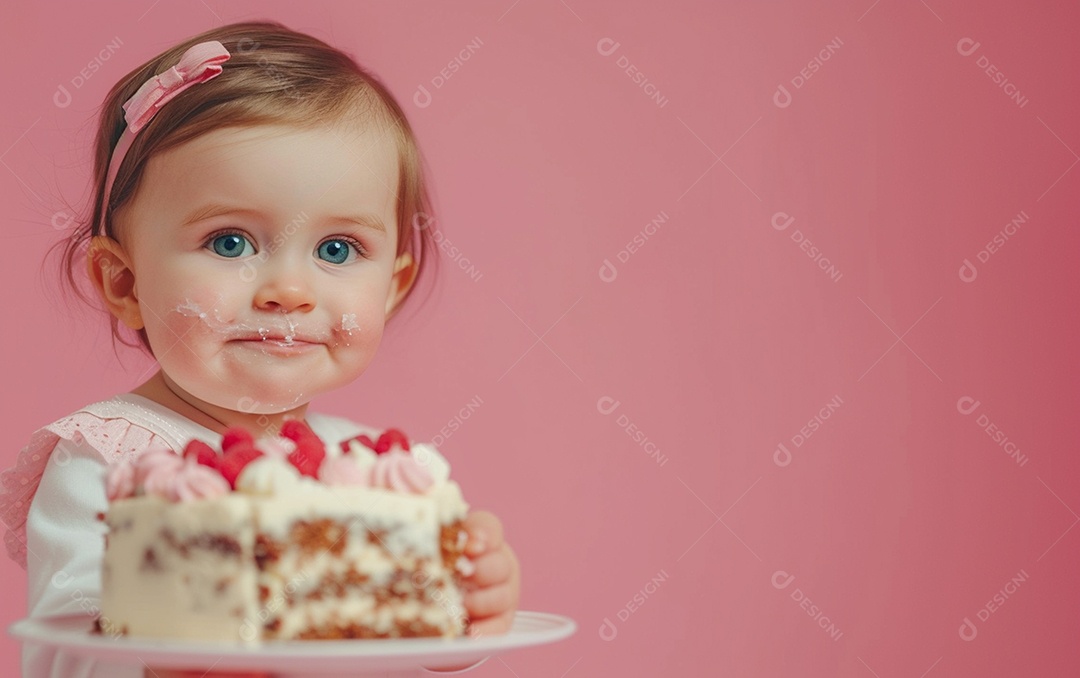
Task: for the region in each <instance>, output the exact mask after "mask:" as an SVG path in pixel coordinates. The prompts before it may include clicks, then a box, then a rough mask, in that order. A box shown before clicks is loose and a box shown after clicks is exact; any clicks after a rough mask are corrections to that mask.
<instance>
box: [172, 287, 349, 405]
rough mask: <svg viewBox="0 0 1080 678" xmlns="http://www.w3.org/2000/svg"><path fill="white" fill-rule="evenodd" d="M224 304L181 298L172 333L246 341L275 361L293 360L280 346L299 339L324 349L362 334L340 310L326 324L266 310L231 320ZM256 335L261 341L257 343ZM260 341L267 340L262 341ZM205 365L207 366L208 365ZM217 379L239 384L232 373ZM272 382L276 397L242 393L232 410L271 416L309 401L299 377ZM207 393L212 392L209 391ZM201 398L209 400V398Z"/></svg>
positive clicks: (296, 343) (346, 344) (217, 341)
mask: <svg viewBox="0 0 1080 678" xmlns="http://www.w3.org/2000/svg"><path fill="white" fill-rule="evenodd" d="M222 303H223V297H222V296H218V297H217V298H216V299H215V300H214V301H213V302H211V303H209V304H202V303H199V302H198V301H195V300H193V299H191V298H184V300H183V301H182V302H180V303H178V304H177V305H176V307H175V309H174V311H173V312H172V313H170V314H169V315H172V317H173V318H174V319H175V320H177V321H179V322H178V323H177V324H176V325H173V326H174V327H175V329H174V330H173V331H174V332H175V333H176V335H177V336H181V335H187V334H188V332H190V333H191V334H190V335H189V336H190V337H191V339H190V340H189V341H190V343H193V344H196V345H198V344H199V343H201V342H199V341H198V337H199V336H200V335H201V336H202V337H213V338H214V342H213V343H214V344H217V345H219V346H221V345H224V344H225V342H228V341H232V340H237V339H247V340H249V341H250V343H249V344H248V346H249V348H261V350H260V352H261V353H262V354H263V355H265V356H268V357H273V358H274V359H275V360H279V361H288V360H292V359H293V357H292V356H287V355H281V353H280V351H281V347H285V348H289V347H292V346H297V347H299V346H300V345H301V343H302V342H313V343H321V344H325V345H326V348H328V349H334V348H337V347H349V346H352V344H353V340H354V339H355V340H362V339H363V338H364V337H363V330H362V328H361V327H360V324H359V322H358V321H357V314H356V313H343V314H342V315H341V316H340V318H339V319H337V321H336V322H335V323H334V324H333V325H331V326H330V327H326V326H325V325H323V324H322V323H321V322H319V321H311V320H308V319H306V318H304V319H300V320H297V319H295V318H294V317H290V316H289V315H288V314H287V313H286V312H284V311H282V312H280V313H265V312H264V313H262V314H259V316H260V317H258V318H256V319H254V320H252V319H230V318H228V317H226V316H225V315H224V314H223V313H222V311H221V309H220V308H219V306H220V305H221V304H222ZM170 325H172V323H170ZM181 325H182V326H183V327H181ZM320 325H322V326H320ZM177 330H179V331H177ZM260 338H261V342H260V341H259V339H260ZM262 342H265V344H263V343H262ZM240 355H243V354H240ZM200 359H201V358H200ZM296 359H298V360H302V359H303V358H302V357H301V356H297V357H296ZM204 365H206V366H207V367H209V365H207V364H206V363H204ZM250 366H251V368H252V369H256V370H258V369H259V368H260V366H259V365H256V364H254V363H251V365H250ZM256 374H257V373H256ZM174 378H175V377H174ZM218 380H222V381H228V382H230V383H234V384H236V383H237V382H236V381H235V377H233V378H231V379H228V380H225V379H224V377H222V376H221V375H218ZM274 383H275V388H274V390H275V391H277V395H276V396H275V397H272V398H270V399H271V400H272V402H267V401H266V400H267V399H268V396H269V394H268V393H266V392H263V393H262V396H261V399H256V398H253V397H251V396H250V395H244V396H243V397H241V398H240V400H239V401H237V402H236V403H235V405H234V406H233V408H234V409H237V410H240V411H247V412H251V413H256V414H269V413H273V412H277V411H282V410H286V409H291V408H293V407H296V406H299V405H301V404H303V403H305V402H307V401H308V400H310V397H311V396H313V395H314V394H313V393H312V389H311V388H310V387H309V385H307V384H305V383H303V381H302V380H292V379H290V380H287V381H284V382H283V381H279V380H275V381H274ZM192 385H194V384H192ZM211 388H212V386H211ZM315 390H317V389H315ZM197 395H198V394H197ZM206 395H210V394H209V393H207V394H206ZM251 395H254V394H251ZM200 397H202V396H200ZM203 399H205V400H208V401H211V398H203ZM213 400H218V398H213ZM232 400H234V398H229V397H227V400H226V401H225V402H223V403H216V404H219V405H223V406H228V405H226V404H225V403H227V402H232Z"/></svg>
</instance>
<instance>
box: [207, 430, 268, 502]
mask: <svg viewBox="0 0 1080 678" xmlns="http://www.w3.org/2000/svg"><path fill="white" fill-rule="evenodd" d="M261 456H263V453H262V452H260V451H258V450H257V449H255V446H254V445H252V444H251V443H245V442H243V441H241V442H237V443H236V444H235V445H233V446H232V447H230V448H229V451H228V452H226V453H225V455H224V456H223V457H222V458H221V459H220V460H218V465H217V469H218V471H220V472H221V475H223V476H224V477H225V480H228V481H229V485H230V486H231V487H232V488H233V489H234V490H235V489H236V479H237V478H239V477H240V472H241V471H243V470H244V467H245V466H247V465H248V464H250V463H251V462H253V461H255V460H256V459H258V458H259V457H261Z"/></svg>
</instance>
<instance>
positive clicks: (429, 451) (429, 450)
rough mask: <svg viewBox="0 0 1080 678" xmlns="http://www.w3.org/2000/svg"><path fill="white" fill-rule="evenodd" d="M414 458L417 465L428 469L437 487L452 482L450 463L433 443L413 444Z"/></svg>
mask: <svg viewBox="0 0 1080 678" xmlns="http://www.w3.org/2000/svg"><path fill="white" fill-rule="evenodd" d="M410 447H411V450H412V455H413V458H414V459H416V461H417V463H419V464H420V465H421V466H423V467H424V468H426V469H427V470H428V472H429V473H431V477H432V478H434V479H435V487H434V488H432V489H437V488H438V487H439V485H442V484H444V483H446V482H447V481H448V480H450V462H448V461H446V457H444V456H442V454H440V453H439V450H437V449H436V448H435V446H434V445H432V444H431V443H413V444H412V445H411V446H410Z"/></svg>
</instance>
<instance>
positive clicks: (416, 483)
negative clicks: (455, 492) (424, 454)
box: [371, 448, 435, 494]
mask: <svg viewBox="0 0 1080 678" xmlns="http://www.w3.org/2000/svg"><path fill="white" fill-rule="evenodd" d="M434 484H435V478H434V477H433V476H432V475H431V471H429V470H428V469H427V467H426V466H424V465H423V464H421V463H420V462H419V461H418V460H417V459H416V458H415V457H413V456H412V455H411V454H410V453H408V452H406V451H404V450H402V449H400V448H397V449H393V450H390V451H389V452H386V453H385V454H380V455H379V456H378V457H377V458H376V459H375V464H374V465H373V466H372V467H371V485H372V487H383V488H386V489H388V490H395V491H397V492H409V493H412V494H423V493H425V492H427V491H428V489H429V488H430V487H431V486H432V485H434Z"/></svg>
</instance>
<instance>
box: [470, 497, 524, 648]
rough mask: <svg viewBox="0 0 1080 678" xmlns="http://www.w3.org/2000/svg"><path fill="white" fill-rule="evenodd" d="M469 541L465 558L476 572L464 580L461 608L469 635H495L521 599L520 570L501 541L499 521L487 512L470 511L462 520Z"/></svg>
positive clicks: (507, 626)
mask: <svg viewBox="0 0 1080 678" xmlns="http://www.w3.org/2000/svg"><path fill="white" fill-rule="evenodd" d="M465 531H466V532H468V534H469V541H468V542H467V543H466V544H465V555H466V556H468V557H469V559H470V560H472V562H473V564H474V565H476V571H475V572H474V573H473V574H472V575H470V576H469V577H466V579H465V591H466V593H465V609H466V610H468V612H469V618H470V626H471V629H470V632H469V633H470V635H472V636H473V637H476V636H481V635H484V636H487V635H499V634H502V633H506V632H507V631H509V630H510V624H511V622H513V620H514V612H515V611H516V610H517V606H518V600H519V599H520V597H521V567H520V565H519V564H518V560H517V556H516V555H514V551H513V550H512V549H511V548H510V545H509V544H507V543H506V542H505V541H503V529H502V522H500V521H499V519H498V518H496V517H495V516H494V515H493V514H491V513H489V512H487V511H473V512H471V513H470V514H469V516H468V517H467V518H466V519H465Z"/></svg>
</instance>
